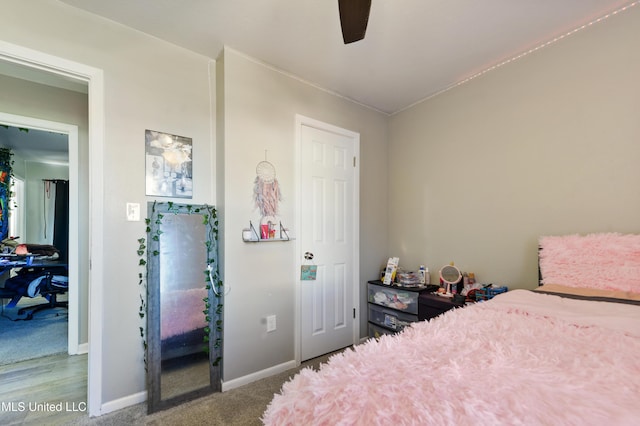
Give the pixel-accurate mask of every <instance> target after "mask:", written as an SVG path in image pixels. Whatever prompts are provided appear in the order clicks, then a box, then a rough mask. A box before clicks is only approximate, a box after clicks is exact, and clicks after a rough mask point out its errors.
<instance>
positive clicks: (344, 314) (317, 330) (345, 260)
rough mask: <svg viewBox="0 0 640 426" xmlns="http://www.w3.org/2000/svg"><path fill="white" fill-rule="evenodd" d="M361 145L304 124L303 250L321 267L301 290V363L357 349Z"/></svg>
mask: <svg viewBox="0 0 640 426" xmlns="http://www.w3.org/2000/svg"><path fill="white" fill-rule="evenodd" d="M357 143H358V137H357V134H349V133H347V134H344V133H337V132H335V131H330V130H326V129H321V128H318V126H310V125H306V124H304V123H302V124H301V128H300V155H301V164H300V178H301V183H300V190H301V193H300V202H301V206H300V215H301V217H300V231H299V237H300V243H299V245H298V247H299V248H300V250H301V253H299V254H300V258H301V259H302V258H303V256H304V253H306V252H310V253H313V261H312V262H313V263H314V264H315V265H317V267H318V270H317V276H316V280H309V281H306V280H305V281H303V280H300V284H299V285H300V287H301V288H300V293H301V306H300V308H301V312H300V318H301V325H300V327H301V334H302V337H301V360H302V361H304V360H307V359H310V358H314V357H317V356H320V355H323V354H326V353H328V352H332V351H335V350H337V349H341V348H344V347H346V346H349V345H352V344H353V343H355V339H356V333H355V330H354V327H355V325H356V324H357V323H356V321H355V317H356V310H355V308H356V305H355V301H354V299H355V298H354V293H355V292H357V285H358V283H357V279H358V278H357V277H358V272H357V271H356V269H357V264H356V261H357V241H356V236H357V232H354V230H355V226H356V224H355V222H356V221H357V214H356V213H357V208H358V202H357V182H358V180H357V168H356V167H355V153H356V150H357ZM307 263H310V262H307Z"/></svg>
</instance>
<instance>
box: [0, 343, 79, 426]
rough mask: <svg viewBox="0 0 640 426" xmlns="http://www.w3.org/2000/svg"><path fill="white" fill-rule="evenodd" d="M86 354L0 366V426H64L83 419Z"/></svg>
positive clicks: (53, 356)
mask: <svg viewBox="0 0 640 426" xmlns="http://www.w3.org/2000/svg"><path fill="white" fill-rule="evenodd" d="M86 402H87V355H86V354H85V355H74V356H68V355H66V354H61V355H52V356H48V357H44V358H38V359H34V360H30V361H22V362H19V363H16V364H9V365H0V424H1V425H23V424H24V425H44V424H46V425H64V424H68V423H71V422H72V421H73V420H75V419H78V418H80V417H86V410H87V406H86Z"/></svg>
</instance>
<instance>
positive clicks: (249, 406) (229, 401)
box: [72, 354, 333, 426]
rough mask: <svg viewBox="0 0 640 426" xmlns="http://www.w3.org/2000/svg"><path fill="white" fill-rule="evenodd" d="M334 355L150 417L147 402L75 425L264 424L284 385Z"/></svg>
mask: <svg viewBox="0 0 640 426" xmlns="http://www.w3.org/2000/svg"><path fill="white" fill-rule="evenodd" d="M331 355H333V354H327V355H324V356H322V357H319V358H315V359H312V360H310V361H307V362H304V363H302V365H301V366H300V368H294V369H291V370H289V371H286V372H284V373H280V374H278V375H275V376H272V377H268V378H266V379H262V380H258V381H256V382H253V383H250V384H248V385H244V386H241V387H239V388H236V389H232V390H229V391H226V392H218V393H214V394H212V395H209V396H205V397H202V398H199V399H196V400H194V401H191V402H188V403H185V404H182V405H180V406H178V407H174V408H171V409H168V410H165V411H160V412H157V413H154V414H151V415H147V405H146V403H143V404H138V405H134V406H132V407H127V408H124V409H122V410H120V411H116V412H114V413H109V414H105V415H103V416H100V417H97V418H88V417H86V416H84V417H81V418H78V419H77V420H76V421H75V422H73V423H72V424H73V425H102V426H121V425H158V426H164V425H207V426H252V425H256V426H258V425H262V421H261V420H260V418H261V417H262V414H263V413H264V411H265V410H266V408H267V405H269V403H270V402H271V400H272V399H273V395H274V394H275V393H277V392H279V391H280V390H281V388H282V385H283V383H285V382H286V381H287V380H289V378H290V377H292V376H293V375H295V374H296V373H297V372H298V371H299V370H300V369H301V368H305V367H310V368H314V369H317V368H318V367H319V366H320V365H321V364H322V363H324V362H326V361H327V359H328V358H329V357H330V356H331Z"/></svg>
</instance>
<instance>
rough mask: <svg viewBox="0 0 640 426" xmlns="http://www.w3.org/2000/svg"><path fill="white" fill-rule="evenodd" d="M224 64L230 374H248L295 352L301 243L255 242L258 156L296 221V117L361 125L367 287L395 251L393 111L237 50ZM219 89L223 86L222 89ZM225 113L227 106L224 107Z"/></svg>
mask: <svg viewBox="0 0 640 426" xmlns="http://www.w3.org/2000/svg"><path fill="white" fill-rule="evenodd" d="M219 63H220V64H222V63H223V64H224V66H223V69H222V71H221V72H219V75H218V77H219V79H220V80H223V83H219V84H223V87H222V88H221V89H219V92H220V93H222V92H223V93H224V101H223V105H221V106H220V107H219V113H220V116H221V117H222V118H219V120H218V126H222V127H220V128H224V131H223V132H221V133H222V135H221V137H220V141H219V145H218V149H219V152H218V156H219V157H221V156H224V168H225V170H224V173H223V177H220V179H223V180H224V192H222V191H220V192H219V194H222V193H224V196H223V197H222V198H223V199H222V200H220V199H219V201H218V205H219V206H221V207H222V209H223V217H224V220H223V222H224V233H225V235H226V238H225V240H224V242H223V245H222V246H223V247H224V250H223V251H224V257H225V260H224V263H223V264H224V281H225V285H226V286H227V287H230V288H231V290H230V293H229V295H228V296H227V297H226V298H225V329H224V335H225V341H224V363H225V365H224V379H225V381H229V380H233V379H237V378H240V377H242V376H245V375H248V374H250V373H253V372H256V371H260V370H263V369H266V368H269V367H272V366H276V365H279V364H282V363H285V362H288V361H292V360H294V359H295V358H294V349H295V347H294V340H295V334H294V313H295V303H296V300H295V297H294V296H295V285H296V284H297V280H296V279H295V277H296V273H295V271H294V266H295V262H296V260H297V259H298V254H297V253H295V252H294V248H295V244H294V243H292V242H287V243H277V244H247V243H244V242H243V241H242V239H241V231H242V229H243V228H246V227H248V225H249V220H252V221H253V223H257V222H258V221H259V219H260V217H259V214H258V212H257V211H256V210H255V209H254V206H253V200H252V194H253V181H254V179H255V176H256V165H257V164H258V162H260V161H262V160H264V159H265V150H266V151H267V156H268V160H269V161H270V162H271V163H272V164H273V165H274V166H275V168H276V172H277V178H278V181H279V183H280V186H281V188H282V192H283V200H282V202H281V204H280V208H281V219H282V221H283V223H284V225H285V226H289V227H291V228H292V229H293V230H294V232H298V231H297V230H296V229H294V228H293V225H294V220H295V217H294V215H295V210H296V203H297V200H296V198H295V194H294V190H295V180H294V178H295V176H294V171H295V164H294V161H295V158H294V151H295V117H296V114H301V115H304V116H306V117H310V118H313V119H316V120H319V121H322V122H325V123H329V124H332V125H334V126H338V127H341V128H344V129H347V130H351V131H354V132H358V133H360V151H361V158H360V161H361V163H360V164H361V173H360V179H361V190H360V207H361V214H360V235H361V241H360V250H361V254H360V257H361V262H360V275H361V281H362V282H361V283H359V284H360V285H361V286H362V289H364V282H365V281H366V280H367V279H371V278H375V275H376V271H377V270H378V268H379V265H380V264H381V263H382V262H383V261H384V259H385V256H386V255H387V248H386V238H387V233H386V229H385V226H386V221H387V212H386V208H381V205H380V196H381V195H380V194H381V193H382V194H384V192H385V191H386V186H387V183H386V182H387V171H386V167H385V165H386V149H387V148H386V146H387V145H386V144H387V116H385V115H382V114H380V113H377V112H375V111H373V110H371V109H367V108H363V107H362V106H359V105H356V104H354V103H352V102H349V101H346V100H344V99H343V98H340V97H337V96H334V95H331V94H329V93H327V92H325V91H322V90H319V89H317V88H314V87H312V86H310V85H308V84H305V83H302V82H300V81H299V80H297V79H293V78H291V77H288V76H286V75H284V74H282V73H280V72H278V71H275V70H273V69H271V68H269V67H266V66H264V65H262V64H260V63H257V62H255V61H253V60H251V59H249V58H247V57H245V56H243V55H241V54H239V53H238V52H235V51H233V50H231V49H226V50H225V51H224V59H223V60H219ZM220 93H219V94H220ZM222 112H224V113H222ZM361 293H362V294H361V301H360V304H359V305H360V307H361V308H362V309H361V312H360V314H361V318H360V320H361V330H360V331H361V335H366V302H365V300H366V293H365V292H364V291H361ZM267 315H276V317H277V330H276V331H275V332H272V333H266V325H265V324H266V323H265V318H266V316H267Z"/></svg>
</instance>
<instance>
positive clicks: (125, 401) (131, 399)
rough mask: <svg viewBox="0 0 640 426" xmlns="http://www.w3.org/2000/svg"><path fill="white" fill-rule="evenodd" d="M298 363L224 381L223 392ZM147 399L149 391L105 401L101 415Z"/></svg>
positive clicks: (284, 364) (276, 366)
mask: <svg viewBox="0 0 640 426" xmlns="http://www.w3.org/2000/svg"><path fill="white" fill-rule="evenodd" d="M297 366H298V365H297V363H296V362H295V360H291V361H287V362H284V363H282V364H278V365H275V366H273V367H269V368H266V369H264V370H261V371H256V372H255V373H251V374H247V375H246V376H242V377H239V378H237V379H233V380H229V381H227V382H224V381H223V382H222V392H226V391H228V390H231V389H235V388H238V387H240V386H243V385H247V384H249V383H253V382H255V381H256V380H260V379H265V378H267V377H271V376H275V375H276V374H280V373H284V372H285V371H287V370H291V369H293V368H296V367H297ZM146 400H147V391H142V392H138V393H135V394H133V395H129V396H125V397H123V398H118V399H116V400H113V401H109V402H105V403H104V404H102V407H101V410H100V415H104V414H107V413H111V412H113V411H118V410H121V409H123V408H126V407H129V406H131V405H135V404H139V403H141V402H144V401H146Z"/></svg>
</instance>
